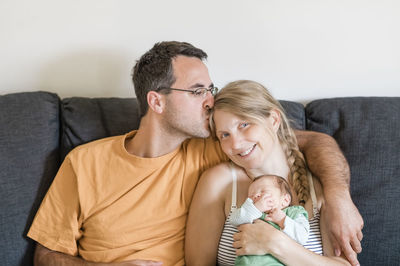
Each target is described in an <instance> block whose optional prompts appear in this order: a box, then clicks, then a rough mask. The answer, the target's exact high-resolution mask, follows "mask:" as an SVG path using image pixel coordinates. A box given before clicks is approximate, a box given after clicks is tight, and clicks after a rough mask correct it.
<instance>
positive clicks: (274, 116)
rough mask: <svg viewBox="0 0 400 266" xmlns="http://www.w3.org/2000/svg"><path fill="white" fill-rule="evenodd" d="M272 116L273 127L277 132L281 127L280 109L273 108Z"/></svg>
mask: <svg viewBox="0 0 400 266" xmlns="http://www.w3.org/2000/svg"><path fill="white" fill-rule="evenodd" d="M270 118H271V120H272V121H271V123H272V128H273V129H274V131H275V132H277V131H278V129H279V126H280V125H281V113H280V112H279V111H278V110H276V109H273V110H271V113H270Z"/></svg>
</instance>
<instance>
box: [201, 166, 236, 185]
mask: <svg viewBox="0 0 400 266" xmlns="http://www.w3.org/2000/svg"><path fill="white" fill-rule="evenodd" d="M231 167H232V166H231V163H230V162H223V163H220V164H217V165H215V166H213V167H211V168H209V169H207V170H205V171H204V172H203V174H202V175H201V178H200V180H203V182H204V181H207V182H221V181H225V180H227V178H226V177H227V176H228V175H231Z"/></svg>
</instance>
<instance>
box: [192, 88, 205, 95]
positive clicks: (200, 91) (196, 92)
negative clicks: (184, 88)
mask: <svg viewBox="0 0 400 266" xmlns="http://www.w3.org/2000/svg"><path fill="white" fill-rule="evenodd" d="M203 92H204V89H203V88H200V89H197V90H195V91H194V92H193V94H194V95H196V96H200V95H203Z"/></svg>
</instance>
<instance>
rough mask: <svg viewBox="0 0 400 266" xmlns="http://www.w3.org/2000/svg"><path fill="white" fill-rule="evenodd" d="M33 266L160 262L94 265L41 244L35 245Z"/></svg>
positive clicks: (138, 264) (133, 264)
mask: <svg viewBox="0 0 400 266" xmlns="http://www.w3.org/2000/svg"><path fill="white" fill-rule="evenodd" d="M33 263H34V265H35V266H48V265H58V266H69V265H74V266H112V265H115V266H128V265H130V266H160V265H162V263H161V262H156V261H149V260H147V261H145V260H132V261H124V262H117V263H96V262H90V261H85V260H83V259H82V258H79V257H74V256H71V255H67V254H64V253H61V252H57V251H53V250H50V249H48V248H46V247H44V246H42V245H41V244H39V243H37V244H36V250H35V256H34V259H33Z"/></svg>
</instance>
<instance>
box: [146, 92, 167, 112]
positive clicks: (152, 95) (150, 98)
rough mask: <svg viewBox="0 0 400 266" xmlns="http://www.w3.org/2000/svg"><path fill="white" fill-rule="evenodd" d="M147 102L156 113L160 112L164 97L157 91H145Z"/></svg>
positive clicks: (162, 107) (162, 108)
mask: <svg viewBox="0 0 400 266" xmlns="http://www.w3.org/2000/svg"><path fill="white" fill-rule="evenodd" d="M147 104H148V105H149V108H150V109H151V110H153V111H154V112H155V113H157V114H161V113H162V112H163V111H164V97H163V95H161V94H160V93H158V92H155V91H149V92H148V93H147Z"/></svg>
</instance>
